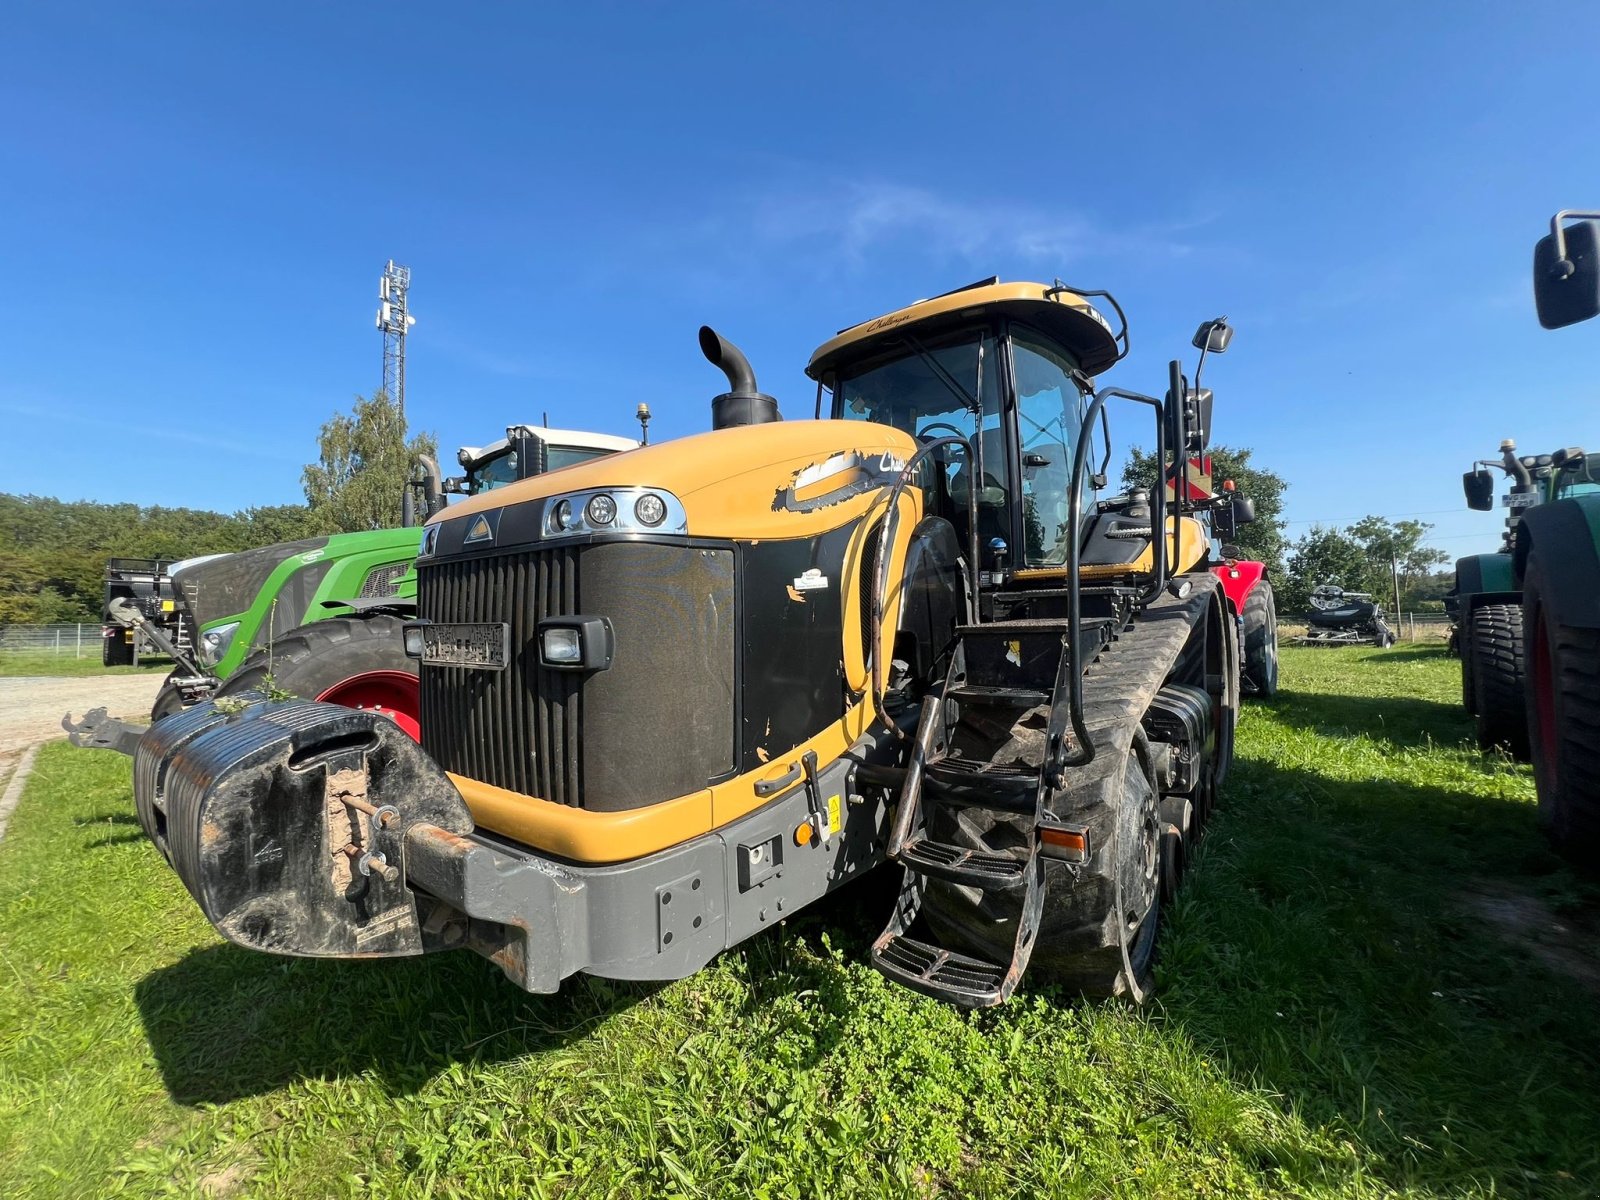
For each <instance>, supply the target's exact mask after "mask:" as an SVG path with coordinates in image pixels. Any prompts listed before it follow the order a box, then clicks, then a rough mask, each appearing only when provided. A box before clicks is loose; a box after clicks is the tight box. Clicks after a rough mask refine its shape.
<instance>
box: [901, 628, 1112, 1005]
mask: <svg viewBox="0 0 1600 1200" xmlns="http://www.w3.org/2000/svg"><path fill="white" fill-rule="evenodd" d="M957 634H958V641H957V649H956V653H955V654H954V655H953V657H952V659H951V667H950V673H949V675H948V676H947V678H946V680H945V683H944V685H943V687H941V688H940V689H938V690H937V691H936V692H935V693H934V694H932V695H929V696H927V697H926V698H925V699H924V700H923V704H922V713H921V718H920V720H919V722H918V725H917V733H916V738H915V741H914V743H913V746H912V750H911V757H910V762H909V764H908V766H907V769H906V776H905V783H904V785H903V786H902V788H901V791H900V798H899V802H898V808H897V809H896V812H895V821H894V825H893V828H892V830H891V832H890V835H889V845H888V850H887V853H888V857H889V858H890V859H893V860H894V861H896V862H898V863H900V864H901V865H902V866H903V867H904V868H905V875H904V878H903V879H902V882H901V887H900V894H899V897H898V898H897V900H896V903H895V909H894V913H893V914H892V916H891V917H890V919H889V924H888V926H887V928H885V929H884V931H883V933H882V934H880V935H879V936H878V939H877V940H876V941H875V942H874V943H873V946H872V963H873V966H875V967H876V968H877V969H878V970H879V971H881V972H883V973H884V974H885V975H887V976H888V977H889V978H891V979H893V980H895V981H896V982H898V983H901V984H903V985H904V986H906V987H909V988H911V989H913V990H914V991H918V992H921V993H923V994H924V995H928V996H933V997H935V998H937V999H940V1000H944V1001H947V1002H949V1003H952V1004H957V1005H961V1006H963V1007H967V1008H985V1007H989V1006H991V1005H995V1004H1000V1003H1003V1002H1004V1001H1005V1000H1007V999H1008V998H1009V997H1010V996H1011V994H1012V992H1013V991H1015V990H1016V986H1017V983H1018V982H1019V981H1020V979H1021V978H1022V973H1023V971H1024V969H1025V968H1026V967H1027V965H1028V959H1029V956H1030V955H1031V954H1032V953H1033V944H1034V939H1035V936H1036V935H1037V933H1038V926H1039V918H1040V914H1041V912H1042V910H1043V905H1044V865H1045V860H1046V859H1047V858H1056V859H1060V860H1063V861H1066V862H1083V861H1086V860H1087V859H1088V857H1089V852H1090V846H1089V835H1088V830H1087V828H1086V827H1085V826H1082V825H1075V824H1072V823H1069V822H1066V821H1062V820H1059V819H1058V818H1057V817H1056V816H1054V815H1053V814H1052V813H1051V811H1050V809H1049V808H1048V806H1047V802H1048V801H1049V799H1050V797H1051V796H1052V795H1053V794H1054V792H1055V790H1056V789H1057V788H1058V787H1059V786H1060V785H1061V782H1062V770H1061V764H1062V763H1064V762H1066V761H1068V759H1069V757H1070V755H1071V752H1072V750H1073V749H1074V746H1073V740H1072V736H1071V732H1070V726H1069V723H1068V713H1067V694H1068V688H1069V687H1070V684H1071V677H1070V672H1071V671H1073V670H1075V669H1081V668H1080V667H1078V666H1076V665H1075V664H1081V663H1085V662H1087V661H1089V660H1090V659H1091V658H1092V657H1093V656H1094V654H1095V653H1096V652H1098V650H1099V648H1100V646H1102V645H1104V644H1106V642H1108V641H1109V640H1110V622H1109V621H1103V622H1101V621H1092V620H1085V621H1084V622H1083V623H1082V630H1081V637H1082V642H1081V643H1080V645H1079V646H1078V647H1077V648H1076V650H1077V652H1076V653H1069V652H1068V650H1067V645H1066V643H1067V623H1066V622H1065V621H1033V620H1029V621H991V622H985V623H983V624H978V625H966V626H962V627H961V628H960V629H959V630H958V631H957ZM1041 726H1042V728H1041ZM1018 730H1021V731H1022V732H1021V733H1020V734H1019V733H1018V732H1017V731H1018ZM1007 751H1009V752H1010V757H1011V759H1012V761H1010V762H1006V761H997V758H998V759H1003V758H1004V757H1005V755H1006V752H1007ZM962 808H965V809H978V810H985V811H988V812H990V813H993V814H994V815H996V816H997V817H1000V818H1009V819H1015V818H1017V817H1022V818H1025V819H1026V820H1025V822H1024V823H1025V824H1027V826H1028V828H1029V831H1030V832H1029V836H1028V838H1027V841H1026V843H1025V845H1024V846H1020V847H1018V848H1016V849H1015V850H1011V851H991V850H980V849H974V848H972V847H969V846H962V845H957V844H955V843H953V842H947V841H941V840H939V839H938V838H936V837H935V836H934V835H933V834H932V833H931V832H930V822H929V821H928V819H927V818H928V815H929V813H930V812H933V811H935V810H941V809H942V810H946V811H948V810H954V809H962ZM935 824H937V825H942V824H945V822H936V823H935ZM930 880H937V881H940V882H941V883H943V884H951V885H954V886H956V887H960V888H968V889H972V890H973V891H976V892H978V893H980V899H981V897H982V896H988V895H997V894H1009V895H1014V896H1018V897H1019V898H1020V913H1021V915H1020V917H1019V919H1018V920H1017V922H1016V925H1015V929H1016V938H1015V941H1014V943H1013V945H1012V947H1011V954H1010V957H1009V959H1008V960H1007V961H1005V962H996V961H991V960H988V959H986V958H981V957H975V956H974V955H972V954H969V953H966V952H963V951H957V950H955V949H952V948H950V947H947V946H941V945H937V944H935V943H934V942H933V941H930V940H927V938H928V937H929V936H930V935H928V934H925V933H924V931H923V929H922V927H918V928H917V935H916V936H913V934H912V932H911V931H912V929H913V926H915V925H916V922H917V917H918V915H919V913H920V912H921V908H922V898H923V894H924V890H925V888H926V887H927V885H928V882H929V881H930ZM924 924H926V923H924Z"/></svg>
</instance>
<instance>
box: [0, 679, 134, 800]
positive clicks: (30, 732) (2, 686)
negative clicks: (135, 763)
mask: <svg viewBox="0 0 1600 1200" xmlns="http://www.w3.org/2000/svg"><path fill="white" fill-rule="evenodd" d="M160 690H161V676H160V675H159V674H158V673H151V674H149V675H99V676H95V675H90V676H86V677H83V678H78V679H52V678H43V677H39V678H35V677H31V676H20V677H14V678H7V679H0V776H4V775H5V774H6V771H7V770H8V768H10V767H11V766H13V765H15V761H16V759H17V758H18V757H20V756H21V754H22V751H23V750H24V749H26V748H27V747H28V746H31V745H33V744H34V743H36V742H42V741H46V740H48V739H50V738H57V737H62V736H64V735H63V734H62V732H61V718H62V717H63V716H64V715H66V714H67V713H69V712H70V713H71V714H72V715H73V717H74V718H77V717H81V716H83V714H84V713H86V712H88V711H89V709H91V708H100V707H102V706H104V708H105V710H106V711H107V712H108V713H110V714H111V715H112V716H113V717H124V718H126V719H128V720H138V721H147V720H149V718H150V706H151V705H152V704H154V703H155V699H156V693H157V692H159V691H160Z"/></svg>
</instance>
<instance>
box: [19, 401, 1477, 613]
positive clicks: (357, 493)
mask: <svg viewBox="0 0 1600 1200" xmlns="http://www.w3.org/2000/svg"><path fill="white" fill-rule="evenodd" d="M419 453H426V454H436V453H437V439H436V438H434V437H433V436H432V435H431V434H425V433H419V434H417V435H415V436H412V437H409V438H408V437H407V431H406V426H405V421H404V419H403V418H402V417H401V415H400V412H399V409H398V406H396V405H395V404H393V403H392V402H391V401H390V400H389V398H388V397H387V396H385V395H384V393H382V392H381V391H380V392H378V393H376V394H374V395H372V396H370V397H359V396H358V397H357V398H356V400H355V403H354V405H353V407H352V408H351V410H350V411H349V412H348V413H344V412H340V413H335V414H334V415H333V416H332V417H331V418H330V419H329V420H328V421H327V422H326V423H324V425H323V426H322V428H321V430H320V431H319V433H318V435H317V461H316V462H313V463H308V464H307V465H306V467H305V469H304V470H303V471H302V472H301V480H300V483H301V489H302V491H303V492H304V494H305V501H306V502H305V503H304V504H276V505H267V506H263V507H258V508H247V509H244V510H242V511H240V512H235V513H216V512H208V511H205V510H201V509H193V508H167V507H163V506H152V507H141V506H139V505H136V504H102V503H97V502H95V501H89V500H79V501H64V500H58V499H53V498H51V497H46V496H19V495H10V494H5V493H0V624H10V623H20V624H33V623H48V622H70V621H87V622H94V621H98V620H99V619H100V605H101V598H102V593H103V583H104V575H105V565H106V560H107V559H108V558H113V557H115V558H189V557H193V556H196V555H201V554H226V553H231V552H233V551H237V550H246V549H249V548H251V547H253V546H265V545H269V544H271V543H273V542H288V541H296V540H299V539H301V538H308V537H317V536H321V535H324V534H332V533H340V532H349V531H357V530H368V529H389V528H395V527H397V526H398V525H400V523H401V517H400V509H401V496H402V493H403V490H404V485H405V480H406V477H407V475H408V474H409V472H410V466H411V462H412V460H413V458H414V456H415V455H417V454H419ZM1210 454H1211V458H1212V464H1213V476H1212V477H1213V479H1214V480H1215V481H1217V485H1218V486H1220V483H1221V481H1222V480H1224V479H1231V480H1233V481H1234V484H1235V485H1236V487H1237V489H1238V492H1239V494H1240V495H1243V496H1248V497H1249V498H1250V499H1251V500H1252V501H1253V502H1254V503H1255V509H1256V520H1255V522H1254V523H1253V524H1250V525H1245V526H1242V527H1241V528H1240V529H1239V530H1238V531H1237V535H1236V537H1235V539H1234V541H1233V547H1234V549H1235V550H1236V551H1237V555H1238V557H1240V558H1246V559H1255V560H1259V561H1261V562H1265V563H1266V564H1267V566H1268V568H1269V570H1270V571H1271V572H1272V575H1273V578H1274V580H1275V584H1276V590H1277V594H1278V607H1279V609H1280V611H1282V612H1284V613H1287V614H1295V613H1301V612H1304V611H1305V610H1306V608H1307V607H1309V597H1310V593H1311V589H1312V588H1314V587H1316V586H1317V585H1318V584H1322V583H1336V584H1338V585H1339V586H1341V587H1343V588H1345V589H1346V590H1347V591H1362V592H1371V593H1372V594H1374V595H1376V596H1378V597H1380V598H1388V597H1390V596H1391V595H1392V581H1393V578H1394V576H1395V575H1396V574H1398V576H1399V579H1400V584H1401V593H1402V604H1403V605H1405V606H1407V607H1410V606H1412V605H1415V604H1423V605H1427V604H1429V602H1436V600H1437V598H1438V597H1439V596H1441V595H1442V594H1443V592H1444V590H1445V588H1446V587H1448V584H1449V579H1450V577H1449V575H1448V574H1447V573H1440V572H1437V571H1436V570H1435V568H1437V567H1438V566H1439V565H1440V564H1443V563H1445V562H1448V561H1449V556H1448V555H1446V554H1444V553H1443V552H1442V551H1439V550H1435V549H1433V548H1431V547H1429V546H1426V545H1424V539H1425V538H1426V537H1427V534H1428V532H1429V530H1431V529H1432V526H1431V525H1429V524H1427V523H1425V522H1421V521H1413V520H1406V521H1394V522H1391V521H1388V520H1386V519H1385V518H1382V517H1366V518H1364V519H1363V520H1361V521H1357V522H1356V523H1355V524H1353V525H1349V526H1347V527H1345V528H1343V529H1334V528H1327V527H1324V526H1320V525H1319V526H1313V527H1312V529H1311V530H1310V532H1308V533H1306V534H1304V535H1303V536H1301V537H1300V538H1299V539H1298V540H1296V541H1293V542H1291V541H1290V540H1289V538H1288V535H1287V532H1286V526H1285V522H1284V519H1283V497H1284V493H1285V491H1287V489H1288V486H1289V485H1288V482H1287V481H1286V480H1284V479H1283V477H1282V476H1280V475H1278V474H1276V473H1275V472H1273V471H1271V470H1268V469H1266V468H1264V467H1262V466H1259V465H1258V464H1257V463H1256V462H1255V461H1254V452H1253V451H1252V450H1251V449H1250V448H1248V447H1233V446H1215V447H1213V448H1212V449H1211V451H1210ZM1156 477H1157V469H1156V463H1155V458H1154V456H1153V455H1150V454H1146V453H1144V452H1142V451H1140V450H1135V451H1133V453H1132V454H1131V456H1130V457H1129V458H1128V460H1127V462H1126V463H1125V465H1124V467H1123V477H1122V485H1123V487H1125V488H1132V487H1143V488H1147V489H1148V488H1150V487H1152V486H1154V481H1155V479H1156Z"/></svg>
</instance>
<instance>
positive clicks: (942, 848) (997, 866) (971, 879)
mask: <svg viewBox="0 0 1600 1200" xmlns="http://www.w3.org/2000/svg"><path fill="white" fill-rule="evenodd" d="M900 862H901V864H902V865H904V866H906V867H909V868H910V869H911V870H913V871H915V872H917V874H919V875H930V876H932V877H933V878H935V879H948V880H949V881H950V882H951V883H958V884H961V885H962V886H964V887H974V888H981V889H983V890H984V891H989V892H1010V891H1015V890H1016V889H1017V888H1020V887H1022V886H1023V885H1024V884H1025V883H1027V881H1028V860H1027V859H1025V858H1015V857H1013V856H1012V855H1010V854H996V853H995V852H993V851H990V850H969V849H967V847H965V846H952V845H950V844H949V843H948V842H936V841H934V840H932V839H931V838H926V837H919V838H914V839H913V840H911V841H909V842H907V843H906V844H905V845H904V846H903V847H902V848H901V850H900Z"/></svg>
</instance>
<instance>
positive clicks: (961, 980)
mask: <svg viewBox="0 0 1600 1200" xmlns="http://www.w3.org/2000/svg"><path fill="white" fill-rule="evenodd" d="M872 965H873V966H875V967H877V968H878V970H880V971H882V972H883V973H884V974H885V975H887V976H888V977H889V978H890V979H893V980H895V981H896V982H898V983H901V984H904V985H905V986H906V987H908V988H910V989H912V990H913V991H916V992H921V993H922V994H923V995H924V996H932V997H933V998H934V999H935V1000H944V1001H946V1002H948V1003H951V1004H959V1005H961V1006H963V1007H965V1008H988V1007H990V1006H991V1005H995V1004H999V1003H1000V1002H1001V1001H1003V1000H1004V999H1005V998H1006V996H1007V994H1008V989H1007V988H1006V986H1005V985H1006V968H1005V967H1002V966H997V965H996V964H994V963H992V962H985V961H984V960H982V959H978V958H968V957H967V956H966V955H964V954H957V953H955V952H954V951H951V950H944V949H941V948H940V947H938V946H930V945H928V944H927V943H926V942H919V941H917V940H916V939H915V938H911V937H907V936H906V935H905V934H899V935H897V936H893V937H889V938H882V939H879V941H878V943H877V944H876V945H874V946H873V948H872Z"/></svg>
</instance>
